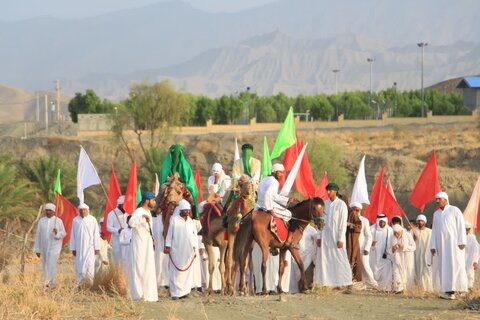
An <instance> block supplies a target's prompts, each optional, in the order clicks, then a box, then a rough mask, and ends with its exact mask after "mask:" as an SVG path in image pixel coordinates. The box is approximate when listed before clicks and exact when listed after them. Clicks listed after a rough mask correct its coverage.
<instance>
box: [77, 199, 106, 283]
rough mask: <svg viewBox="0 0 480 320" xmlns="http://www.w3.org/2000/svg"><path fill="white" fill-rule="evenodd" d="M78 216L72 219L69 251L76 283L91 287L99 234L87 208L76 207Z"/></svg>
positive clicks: (83, 204)
mask: <svg viewBox="0 0 480 320" xmlns="http://www.w3.org/2000/svg"><path fill="white" fill-rule="evenodd" d="M78 209H79V215H78V216H77V217H75V219H73V223H72V232H71V236H70V250H71V251H72V254H73V256H74V257H75V274H76V276H77V283H78V284H81V283H85V284H87V285H91V284H92V283H93V277H94V275H95V256H96V255H98V253H99V250H100V232H99V229H98V223H97V219H95V217H92V216H91V215H90V214H89V207H88V206H87V205H86V204H85V203H82V204H80V206H78Z"/></svg>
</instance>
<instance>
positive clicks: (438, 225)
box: [430, 192, 468, 299]
mask: <svg viewBox="0 0 480 320" xmlns="http://www.w3.org/2000/svg"><path fill="white" fill-rule="evenodd" d="M435 201H436V202H437V206H438V208H439V209H438V210H437V211H435V213H434V214H433V227H432V238H431V241H430V248H431V249H430V250H431V252H432V255H438V273H439V277H440V290H441V295H440V297H441V298H442V299H455V295H454V293H455V292H466V291H468V279H467V272H466V269H465V246H466V244H467V235H466V233H465V221H464V219H463V214H462V212H461V211H460V209H458V208H457V207H455V206H452V205H450V204H449V203H448V195H447V194H446V193H445V192H439V193H438V194H437V195H436V196H435Z"/></svg>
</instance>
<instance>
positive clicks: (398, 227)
mask: <svg viewBox="0 0 480 320" xmlns="http://www.w3.org/2000/svg"><path fill="white" fill-rule="evenodd" d="M392 229H393V231H394V232H401V231H403V227H402V226H401V225H399V224H394V225H393V227H392Z"/></svg>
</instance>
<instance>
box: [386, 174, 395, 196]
mask: <svg viewBox="0 0 480 320" xmlns="http://www.w3.org/2000/svg"><path fill="white" fill-rule="evenodd" d="M387 192H388V193H390V194H391V195H392V197H393V199H395V200H397V198H396V197H395V193H394V192H393V187H392V183H391V182H390V177H388V178H387Z"/></svg>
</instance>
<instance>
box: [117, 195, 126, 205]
mask: <svg viewBox="0 0 480 320" xmlns="http://www.w3.org/2000/svg"><path fill="white" fill-rule="evenodd" d="M124 202H125V196H120V197H118V199H117V206H119V205H121V204H123V203H124Z"/></svg>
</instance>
